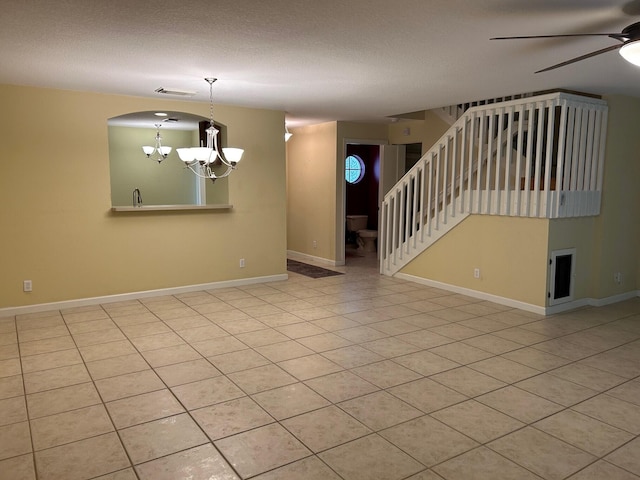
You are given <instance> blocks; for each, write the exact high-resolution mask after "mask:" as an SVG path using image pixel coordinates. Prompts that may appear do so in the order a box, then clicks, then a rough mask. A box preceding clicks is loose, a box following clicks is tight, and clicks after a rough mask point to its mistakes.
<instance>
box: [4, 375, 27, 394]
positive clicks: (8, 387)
mask: <svg viewBox="0 0 640 480" xmlns="http://www.w3.org/2000/svg"><path fill="white" fill-rule="evenodd" d="M19 395H24V383H23V382H22V375H14V376H13V377H2V378H0V399H5V398H11V397H17V396H19Z"/></svg>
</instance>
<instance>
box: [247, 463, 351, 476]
mask: <svg viewBox="0 0 640 480" xmlns="http://www.w3.org/2000/svg"><path fill="white" fill-rule="evenodd" d="M253 478H254V480H298V479H304V480H340V477H338V476H337V475H336V474H335V473H334V472H333V471H332V470H331V469H330V468H329V467H327V466H326V465H325V464H324V463H322V461H321V460H319V459H318V458H317V457H307V458H303V459H302V460H298V461H297V462H293V463H290V464H289V465H285V466H284V467H280V468H276V469H275V470H271V471H270V472H267V473H263V474H262V475H258V476H257V477H253Z"/></svg>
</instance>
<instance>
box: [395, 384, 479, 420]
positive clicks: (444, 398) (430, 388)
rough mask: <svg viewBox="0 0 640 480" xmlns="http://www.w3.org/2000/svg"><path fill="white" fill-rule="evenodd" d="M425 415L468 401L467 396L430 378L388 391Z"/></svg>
mask: <svg viewBox="0 0 640 480" xmlns="http://www.w3.org/2000/svg"><path fill="white" fill-rule="evenodd" d="M387 391H388V392H389V393H391V394H392V395H394V396H396V397H398V398H400V399H401V400H404V401H405V402H407V403H408V404H409V405H411V406H413V407H416V408H418V409H420V410H422V411H423V412H425V413H430V412H434V411H436V410H440V409H442V408H445V407H449V406H451V405H455V404H456V403H460V402H463V401H465V400H467V397H466V396H465V395H462V394H461V393H458V392H456V391H455V390H451V389H450V388H447V387H445V386H444V385H440V384H439V383H437V382H434V381H433V380H430V379H428V378H422V379H420V380H416V381H414V382H409V383H405V384H403V385H398V386H397V387H393V388H389V389H388V390H387Z"/></svg>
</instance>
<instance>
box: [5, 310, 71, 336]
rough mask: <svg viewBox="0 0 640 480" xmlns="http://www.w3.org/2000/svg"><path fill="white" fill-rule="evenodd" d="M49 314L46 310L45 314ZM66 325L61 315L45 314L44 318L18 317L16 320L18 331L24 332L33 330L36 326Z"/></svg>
mask: <svg viewBox="0 0 640 480" xmlns="http://www.w3.org/2000/svg"><path fill="white" fill-rule="evenodd" d="M47 314H49V313H48V312H45V313H44V315H47ZM61 325H64V320H62V317H61V316H60V315H52V316H48V317H47V316H44V317H42V318H32V319H28V320H22V319H20V318H18V320H17V321H16V327H17V330H18V332H24V331H25V330H32V329H36V328H50V327H57V326H61Z"/></svg>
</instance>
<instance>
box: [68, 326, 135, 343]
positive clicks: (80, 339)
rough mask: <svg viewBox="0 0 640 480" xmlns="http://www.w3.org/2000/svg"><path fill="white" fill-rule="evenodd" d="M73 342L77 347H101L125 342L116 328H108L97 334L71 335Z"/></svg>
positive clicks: (124, 338)
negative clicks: (105, 344)
mask: <svg viewBox="0 0 640 480" xmlns="http://www.w3.org/2000/svg"><path fill="white" fill-rule="evenodd" d="M73 340H74V341H75V342H76V345H78V347H88V346H90V345H101V344H103V343H108V342H118V341H122V340H126V337H125V336H124V335H123V334H122V332H121V331H120V329H118V328H109V329H107V330H99V331H97V332H86V333H77V334H75V335H73Z"/></svg>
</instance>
